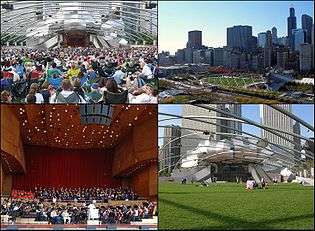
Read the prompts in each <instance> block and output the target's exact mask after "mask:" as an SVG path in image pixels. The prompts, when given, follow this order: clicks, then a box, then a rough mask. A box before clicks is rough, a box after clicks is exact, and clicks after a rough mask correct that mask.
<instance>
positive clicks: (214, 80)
mask: <svg viewBox="0 0 315 231" xmlns="http://www.w3.org/2000/svg"><path fill="white" fill-rule="evenodd" d="M254 82H257V81H254V80H252V79H250V78H241V77H240V78H238V77H235V78H225V77H209V78H208V83H210V84H214V85H220V86H225V87H229V86H230V87H237V86H238V87H243V86H245V85H248V84H251V83H254Z"/></svg>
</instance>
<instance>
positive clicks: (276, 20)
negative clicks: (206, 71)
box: [158, 1, 314, 53]
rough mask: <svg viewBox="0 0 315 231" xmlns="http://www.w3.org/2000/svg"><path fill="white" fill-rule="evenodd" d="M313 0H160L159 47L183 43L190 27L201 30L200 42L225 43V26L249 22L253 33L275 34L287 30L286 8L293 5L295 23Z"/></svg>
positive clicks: (173, 47) (174, 47)
mask: <svg viewBox="0 0 315 231" xmlns="http://www.w3.org/2000/svg"><path fill="white" fill-rule="evenodd" d="M312 3H313V2H312V1H160V2H159V9H158V15H159V50H160V51H162V50H168V51H171V52H172V53H174V51H176V50H177V49H178V48H183V47H185V46H186V42H187V36H188V35H187V32H188V31H189V30H201V31H203V44H204V45H206V46H212V47H220V46H224V45H226V28H227V27H230V26H233V25H250V26H252V27H253V35H255V36H257V34H258V33H259V32H262V31H266V30H271V28H272V27H273V26H275V27H276V28H277V29H278V36H286V34H287V17H288V16H289V8H290V6H293V7H294V8H295V14H296V17H297V27H298V28H299V27H301V16H302V14H308V15H311V16H312V15H313V14H314V13H313V12H314V9H313V4H312Z"/></svg>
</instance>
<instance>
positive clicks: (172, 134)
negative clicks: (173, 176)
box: [160, 125, 181, 172]
mask: <svg viewBox="0 0 315 231" xmlns="http://www.w3.org/2000/svg"><path fill="white" fill-rule="evenodd" d="M180 136H181V129H180V127H179V126H175V125H171V126H167V127H165V128H164V137H163V150H162V151H161V153H162V155H161V157H162V161H160V168H161V169H164V170H166V171H168V172H171V171H172V170H173V168H174V167H175V164H176V162H178V160H179V158H180V144H181V140H180Z"/></svg>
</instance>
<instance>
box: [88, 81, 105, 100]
mask: <svg viewBox="0 0 315 231" xmlns="http://www.w3.org/2000/svg"><path fill="white" fill-rule="evenodd" d="M86 96H87V101H88V102H89V103H97V102H99V101H100V100H101V98H102V94H101V93H100V92H99V87H98V84H97V83H93V84H92V86H91V92H89V93H88V94H87V95H86Z"/></svg>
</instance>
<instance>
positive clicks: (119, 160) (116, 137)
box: [1, 105, 157, 198]
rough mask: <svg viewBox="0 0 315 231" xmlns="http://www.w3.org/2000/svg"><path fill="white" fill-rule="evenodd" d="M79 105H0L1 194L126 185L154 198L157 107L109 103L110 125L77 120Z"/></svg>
mask: <svg viewBox="0 0 315 231" xmlns="http://www.w3.org/2000/svg"><path fill="white" fill-rule="evenodd" d="M79 107H80V106H78V105H67V106H66V105H64V106H63V105H41V106H38V105H1V120H2V123H1V134H2V136H1V155H2V162H1V192H2V194H6V193H10V192H11V189H26V190H29V189H31V188H32V187H35V186H54V187H58V186H64V187H65V186H66V187H78V186H81V187H91V186H128V187H131V188H132V189H133V190H134V191H135V192H136V193H137V194H139V195H140V196H143V197H149V198H154V197H156V194H157V191H156V185H157V179H156V170H157V169H156V168H157V165H156V162H157V155H156V152H157V146H156V145H157V144H156V140H157V139H156V135H157V133H156V132H155V131H156V129H157V128H156V126H157V123H156V120H157V118H156V114H157V112H156V110H157V109H156V106H150V105H113V106H112V108H113V114H112V121H111V124H110V125H109V126H106V125H96V124H91V125H88V124H87V125H84V124H81V122H80V108H79ZM148 131H150V137H151V139H147V137H148V133H147V132H148Z"/></svg>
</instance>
